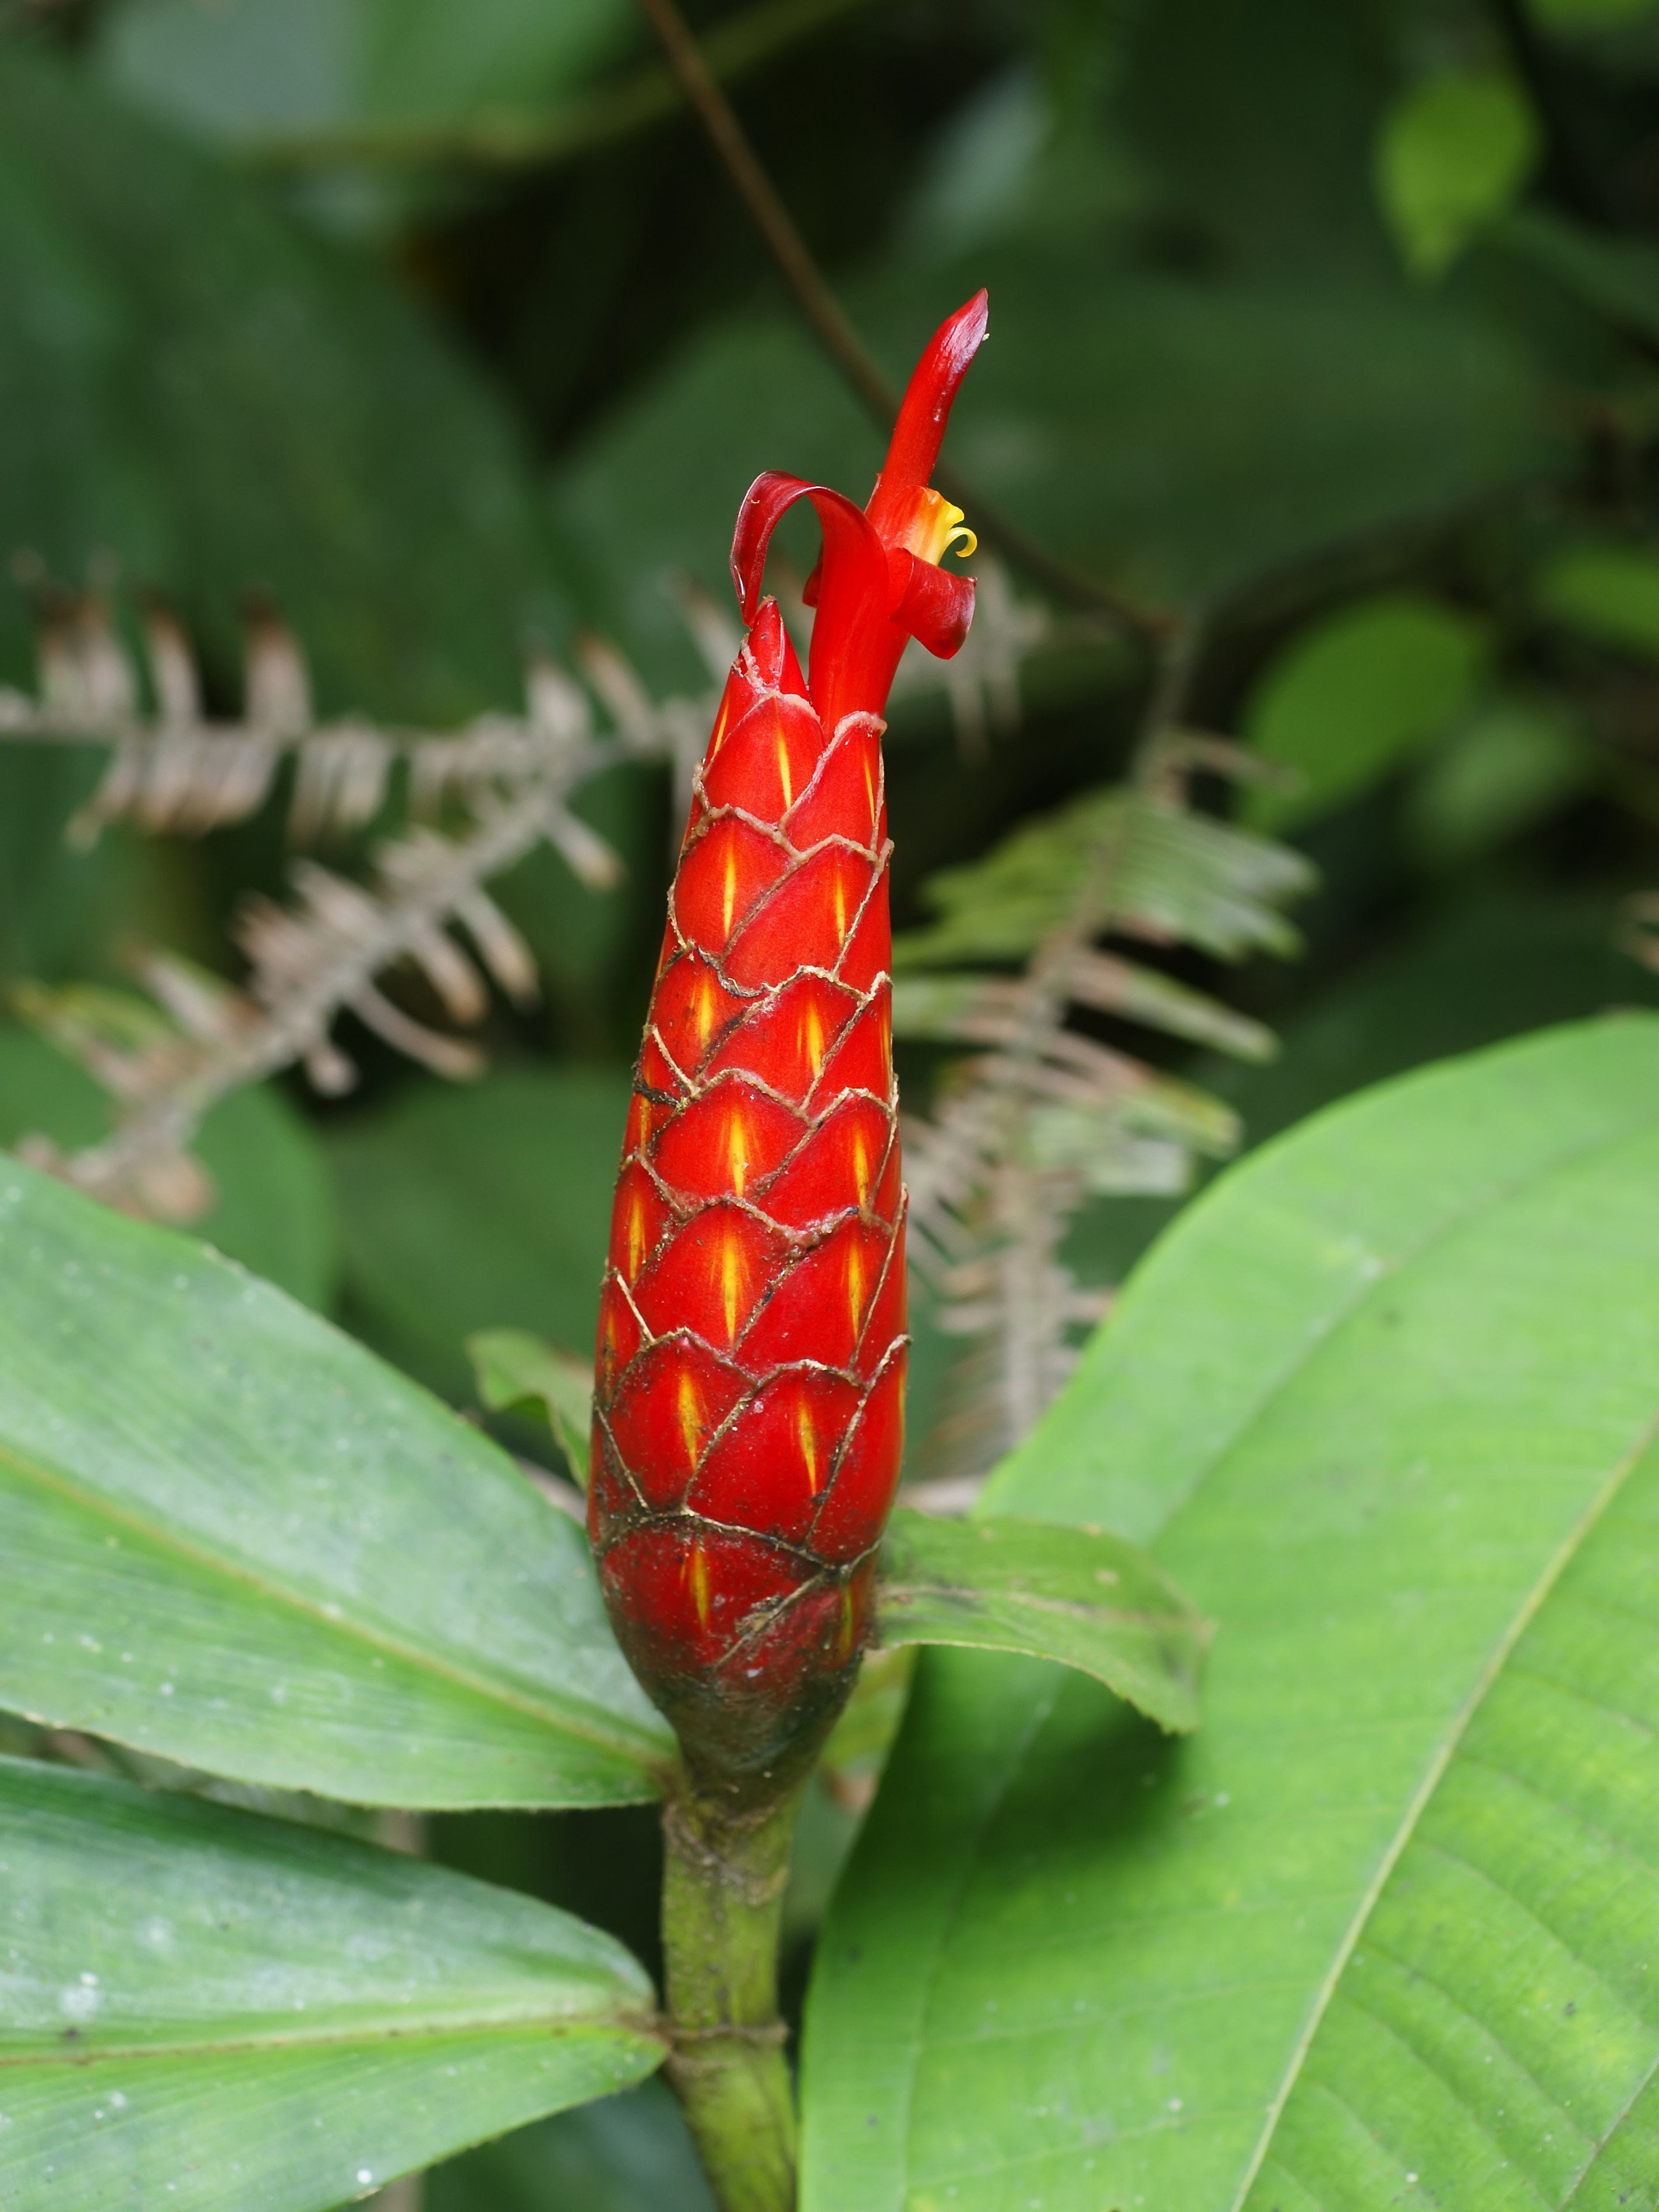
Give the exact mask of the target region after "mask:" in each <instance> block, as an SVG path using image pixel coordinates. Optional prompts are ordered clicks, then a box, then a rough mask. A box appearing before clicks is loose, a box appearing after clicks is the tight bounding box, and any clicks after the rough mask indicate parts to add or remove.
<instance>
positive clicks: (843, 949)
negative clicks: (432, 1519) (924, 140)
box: [588, 292, 986, 1787]
mask: <svg viewBox="0 0 1659 2212" xmlns="http://www.w3.org/2000/svg"><path fill="white" fill-rule="evenodd" d="M985 325H986V301H985V295H984V294H983V293H982V292H981V293H980V294H979V295H977V296H976V297H975V298H974V299H973V300H970V301H969V302H968V304H967V306H966V307H963V308H962V309H960V310H959V311H958V313H956V314H955V315H953V316H951V319H950V320H949V321H948V322H946V323H945V325H943V326H942V327H941V328H940V330H939V331H938V332H937V334H936V335H935V337H934V338H933V343H931V345H930V346H929V347H928V349H927V352H926V353H925V354H924V356H922V359H921V362H920V364H919V366H918V367H917V369H916V372H915V375H914V376H913V377H912V379H911V380H910V385H909V388H908V391H907V392H906V394H905V398H904V404H903V407H902V410H901V411H900V415H899V419H898V423H897V426H896V428H895V430H894V434H893V440H892V443H891V446H890V448H889V450H888V455H887V461H886V465H885V466H884V469H883V471H882V473H881V476H880V478H879V479H878V483H877V485H876V489H875V491H874V493H873V494H872V497H871V500H870V503H869V506H868V507H866V508H860V507H855V506H854V504H853V502H852V501H850V500H849V499H847V498H845V497H844V496H843V495H842V494H841V493H840V492H836V491H831V490H829V489H826V488H825V487H824V486H823V485H822V484H807V483H801V482H800V481H799V479H798V478H796V477H785V476H779V475H776V474H773V473H769V474H767V475H765V476H763V477H757V480H756V482H755V483H754V484H753V485H752V486H751V488H750V492H749V494H748V496H747V497H746V498H745V500H744V503H743V506H742V508H741V510H740V511H739V513H738V525H737V532H736V536H735V538H734V540H733V544H732V575H733V578H734V580H735V581H736V584H737V589H738V599H739V600H740V602H741V604H742V608H743V614H744V621H745V623H748V624H749V625H750V628H749V635H748V636H747V638H746V640H745V641H744V647H743V649H742V651H741V652H740V653H739V654H738V659H737V661H736V663H735V664H734V665H733V667H732V672H731V675H730V677H729V678H728V679H727V681H726V692H725V696H724V697H723V698H722V700H721V702H720V712H719V714H718V715H717V717H716V719H715V722H714V732H713V734H712V736H711V737H710V738H709V740H708V751H707V752H706V753H705V755H704V757H703V760H702V765H701V767H700V768H699V769H698V771H697V775H696V783H695V787H694V793H693V798H692V803H691V813H690V821H689V822H688V823H687V825H686V831H685V839H684V845H683V846H682V848H681V852H680V859H679V865H678V871H677V872H676V875H675V878H674V884H673V888H672V890H671V892H670V893H669V901H668V928H667V933H666V934H665V938H664V940H663V950H662V959H661V962H660V964H659V969H658V972H657V981H656V987H655V990H654V992H653V997H652V1001H651V1012H650V1016H649V1018H648V1021H647V1026H646V1032H645V1041H644V1044H643V1046H642V1048H641V1053H640V1058H639V1063H638V1066H637V1069H636V1072H635V1079H634V1099H633V1104H632V1108H631V1109H630V1112H629V1122H628V1132H627V1136H626V1139H625V1140H624V1144H623V1165H622V1173H621V1176H620V1178H619V1180H618V1182H617V1196H616V1206H615V1212H614V1215H613V1219H612V1227H611V1252H610V1260H609V1264H608V1267H607V1268H606V1273H605V1289H604V1295H603V1303H602V1305H601V1309H600V1317H599V1358H598V1373H597V1385H596V1395H595V1415H594V1430H593V1458H592V1488H591V1492H590V1497H589V1509H588V1523H589V1528H590V1532H591V1534H592V1539H593V1546H594V1550H595V1553H596V1554H597V1556H598V1559H599V1571H600V1577H601V1580H602V1583H603V1586H604V1589H605V1601H606V1603H607V1604H608V1606H609V1607H610V1610H611V1620H612V1622H613V1624H614V1626H615V1627H616V1630H617V1635H618V1637H619V1638H620V1639H621V1642H622V1644H623V1650H625V1651H626V1652H627V1654H628V1656H629V1660H630V1662H632V1664H633V1666H634V1668H635V1672H636V1673H637V1674H638V1675H639V1677H640V1679H641V1681H642V1682H643V1683H644V1684H645V1686H646V1687H647V1690H648V1691H649V1692H650V1693H651V1695H652V1696H653V1698H654V1699H656V1701H657V1703H658V1704H659V1705H660V1706H661V1707H662V1708H663V1710H664V1711H665V1713H666V1714H667V1715H668V1716H669V1717H670V1719H671V1721H672V1722H673V1723H674V1724H675V1726H676V1728H677V1729H678V1731H679V1735H680V1738H681V1741H682V1743H683V1744H684V1747H685V1750H686V1753H687V1755H688V1757H689V1759H690V1761H691V1763H692V1765H693V1766H694V1768H696V1769H697V1770H698V1771H700V1772H701V1773H702V1775H703V1776H704V1777H705V1778H708V1779H711V1780H712V1779H719V1780H722V1781H725V1782H726V1783H728V1784H733V1785H735V1786H738V1787H741V1786H742V1784H743V1778H745V1777H748V1778H752V1779H753V1781H754V1782H755V1784H757V1786H759V1785H761V1784H763V1779H764V1778H766V1777H768V1776H772V1777H775V1776H776V1775H777V1774H778V1772H779V1771H781V1769H782V1768H785V1767H787V1766H788V1765H791V1764H792V1763H793V1760H795V1759H802V1758H805V1757H806V1756H808V1755H810V1753H811V1750H812V1749H813V1748H814V1747H815V1746H816V1744H817V1741H818V1739H819V1737H820V1736H821V1735H822V1733H823V1730H824V1729H826V1728H827V1727H828V1725H829V1722H830V1720H831V1719H832V1718H833V1717H834V1715H835V1713H836V1711H837V1710H838V1709H839V1706H840V1705H841V1702H842V1699H843V1698H844V1697H845V1695H846V1692H847V1690H848V1686H850V1682H851V1680H852V1674H853V1670H854V1667H855V1665H856V1662H857V1658H858V1654H859V1651H860V1648H861V1646H862V1644H863V1642H864V1640H865V1636H866V1626H867V1614H868V1607H869V1599H870V1590H871V1585H872V1578H873V1574H874V1566H875V1553H876V1547H877V1545H878V1542H879V1541H880V1537H881V1532H882V1528H883V1524H884V1522H885V1520H886V1518H887V1514H888V1511H889V1509H890V1506H891V1504H892V1498H893V1492H894V1488H895V1486H896V1483H897V1480H898V1470H899V1461H900V1457H901V1454H902V1443H903V1396H904V1364H905V1349H906V1344H907V1341H908V1340H907V1339H906V1336H905V1334H904V1326H905V1310H904V1241H903V1240H904V1191H903V1186H902V1182H901V1180H900V1172H899V1146H898V1119H897V1103H898V1102H897V1093H896V1089H895V1085H894V1081H893V1066H892V1024H891V985H890V978H889V974H888V969H889V965H890V957H891V938H890V928H889V923H888V914H887V859H888V854H889V851H890V846H889V843H888V839H887V818H886V806H885V803H884V796H883V786H882V763H881V733H882V722H881V720H880V717H881V714H882V710H883V708H884V706H885V704H886V700H887V693H888V689H889V686H890V684H891V682H892V679H893V674H894V671H895V670H896V668H897V665H898V661H899V656H900V654H901V653H902V652H903V650H904V647H905V644H906V642H907V641H908V639H909V638H911V637H916V638H919V639H920V640H921V642H922V644H923V645H925V646H926V647H927V649H928V650H929V651H930V652H933V653H938V654H940V655H949V654H951V653H954V652H956V651H957V648H958V647H959V646H960V645H961V644H962V641H963V638H964V637H965V636H966V635H967V633H968V624H969V619H970V617H971V616H972V613H973V605H974V586H973V584H972V582H971V581H970V580H969V579H968V578H966V577H963V576H959V575H957V574H952V573H950V572H948V571H946V570H945V569H942V568H940V567H939V561H940V558H941V556H943V555H944V554H945V552H946V550H948V549H949V548H950V547H951V544H952V543H953V541H954V540H956V539H957V538H966V539H967V540H968V545H967V550H969V551H971V550H972V538H971V533H969V532H966V531H965V530H964V529H963V526H962V516H961V513H960V512H959V510H958V509H957V508H956V507H951V505H950V504H949V503H948V502H947V501H945V499H944V497H943V496H942V495H940V494H939V493H938V492H936V491H933V490H930V489H928V485H927V478H928V477H929V476H930V475H931V473H932V471H933V464H934V462H935V460H936V459H937V458H938V453H939V442H940V440H941V439H942V438H943V436H944V434H945V420H946V417H947V416H948V415H949V412H950V408H951V401H952V399H953V398H955V395H956V392H957V386H958V385H959V384H960V382H961V380H962V377H963V373H964V372H965V370H966V369H967V367H968V364H969V362H970V361H971V359H972V358H973V356H974V353H975V349H977V347H978V345H979V343H980V342H981V339H982V338H983V337H984V335H985ZM799 499H808V500H810V501H811V503H812V506H813V507H814V508H815V510H816V512H817V517H818V520H819V522H820V524H821V526H822V528H823V557H822V559H821V560H820V562H819V563H818V566H817V569H816V570H815V572H814V574H813V576H812V579H811V582H810V584H809V586H808V593H807V596H808V598H809V599H810V600H812V601H814V602H815V604H816V606H817V619H816V622H815V624H814V628H813V633H812V647H811V677H810V680H809V679H805V678H803V677H802V674H801V671H800V667H799V663H798V661H797V660H796V658H795V654H794V650H793V647H792V646H791V644H790V642H789V639H788V637H787V634H786V633H785V630H784V628H783V624H782V622H781V619H780V617H779V614H778V609H777V604H776V602H775V600H772V599H764V600H763V599H761V597H760V586H761V577H762V571H763V566H764V563H765V558H766V548H767V544H768V541H769V538H770V537H771V534H772V531H773V528H774V526H775V524H776V522H777V520H778V518H779V517H780V515H781V514H782V513H784V511H785V510H786V508H787V507H790V506H792V505H793V503H794V502H795V501H797V500H799Z"/></svg>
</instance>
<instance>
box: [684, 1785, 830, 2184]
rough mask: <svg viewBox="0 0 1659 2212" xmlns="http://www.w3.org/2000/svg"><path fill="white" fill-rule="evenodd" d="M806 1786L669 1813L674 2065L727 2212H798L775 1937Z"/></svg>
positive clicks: (697, 1801) (700, 1800)
mask: <svg viewBox="0 0 1659 2212" xmlns="http://www.w3.org/2000/svg"><path fill="white" fill-rule="evenodd" d="M799 1805H800V1790H799V1788H794V1789H792V1790H790V1791H789V1793H788V1795H787V1797H786V1798H785V1799H783V1801H782V1802H773V1803H771V1804H770V1805H766V1806H763V1807H760V1808H754V1809H745V1810H743V1811H734V1810H733V1809H732V1808H730V1807H729V1806H726V1805H722V1804H719V1803H716V1802H712V1801H711V1800H710V1799H709V1798H708V1797H706V1796H699V1795H696V1794H695V1793H693V1792H691V1791H690V1790H688V1791H687V1793H686V1794H685V1795H684V1796H678V1797H673V1798H671V1799H670V1800H669V1802H668V1805H667V1807H666V1808H665V1812H664V1814H663V1837H664V1841H665V1845H666V1855H665V1869H664V1875H663V1900H662V1928H663V1948H664V1952H665V1959H666V1965H667V1982H668V2015H669V2026H670V2030H671V2036H672V2039H673V2045H674V2052H673V2056H672V2057H671V2059H670V2060H669V2062H668V2075H669V2079H670V2080H671V2082H672V2083H673V2085H674V2089H675V2092H676V2093H677V2094H678V2098H679V2100H680V2103H681V2104H682V2106H684V2110H685V2117H686V2119H687V2122H688V2123H689V2124H690V2130H691V2136H692V2140H693V2142H695V2143H696V2147H697V2154H698V2156H699V2157H700V2158H701V2159H702V2164H703V2170H704V2172H706V2173H707V2174H708V2179H709V2182H710V2185H712V2187H713V2189H714V2196H715V2199H716V2201H717V2203H719V2204H720V2212H793V2208H794V2203H795V2100H794V2092H793V2087H792V2086H791V2083H790V2079H789V2068H788V2063H787V2060H786V2059H785V2057H784V2050H783V2045H784V2039H785V2034H786V2030H785V2028H784V2024H783V2022H782V2021H781V2020H780V2019H779V2017H778V1934H779V1929H780V1927H781V1923H782V1917H783V1891H784V1884H785V1882H786V1881H787V1878H788V1873H789V1843H790V1838H791V1837H792V1836H793V1832H794V1826H795V1814H796V1813H797V1811H798V1810H799Z"/></svg>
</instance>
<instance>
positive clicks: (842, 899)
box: [836, 868, 847, 937]
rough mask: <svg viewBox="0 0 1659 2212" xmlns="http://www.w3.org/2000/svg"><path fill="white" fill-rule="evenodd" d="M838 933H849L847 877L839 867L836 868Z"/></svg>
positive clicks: (839, 935)
mask: <svg viewBox="0 0 1659 2212" xmlns="http://www.w3.org/2000/svg"><path fill="white" fill-rule="evenodd" d="M846 934H847V878H845V876H843V875H842V872H841V870H840V869H839V868H837V869H836V936H837V937H845V936H846Z"/></svg>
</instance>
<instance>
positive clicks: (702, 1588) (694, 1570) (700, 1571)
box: [685, 1544, 709, 1628]
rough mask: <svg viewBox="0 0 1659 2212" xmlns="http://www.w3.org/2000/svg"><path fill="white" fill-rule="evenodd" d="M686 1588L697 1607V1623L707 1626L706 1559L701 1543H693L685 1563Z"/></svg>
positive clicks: (707, 1591)
mask: <svg viewBox="0 0 1659 2212" xmlns="http://www.w3.org/2000/svg"><path fill="white" fill-rule="evenodd" d="M685 1583H686V1588H687V1589H689V1590H690V1593H691V1602H692V1604H693V1605H695V1606H696V1608H697V1625H698V1626H699V1627H700V1628H707V1627H708V1598H709V1589H708V1559H707V1558H706V1557H705V1556H704V1553H703V1548H702V1545H701V1544H693V1546H692V1547H691V1552H690V1557H689V1558H688V1559H687V1560H686V1563H685Z"/></svg>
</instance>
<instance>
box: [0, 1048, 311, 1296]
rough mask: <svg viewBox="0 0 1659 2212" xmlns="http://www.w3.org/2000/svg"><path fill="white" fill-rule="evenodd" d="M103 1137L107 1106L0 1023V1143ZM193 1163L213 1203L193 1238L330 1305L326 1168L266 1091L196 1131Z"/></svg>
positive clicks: (81, 1141)
mask: <svg viewBox="0 0 1659 2212" xmlns="http://www.w3.org/2000/svg"><path fill="white" fill-rule="evenodd" d="M109 1132H110V1106H109V1101H108V1100H107V1098H106V1097H105V1096H104V1094H103V1092H102V1091H100V1089H99V1087H98V1085H96V1084H95V1083H94V1081H93V1079H92V1078H91V1077H90V1076H89V1075H88V1074H87V1073H86V1072H85V1071H84V1070H83V1069H82V1068H80V1067H77V1066H76V1064H75V1062H74V1061H73V1060H67V1059H65V1058H64V1054H62V1053H60V1052H58V1051H57V1050H56V1049H54V1048H53V1047H52V1046H51V1045H50V1044H48V1043H47V1042H46V1040H45V1038H43V1037H40V1036H34V1035H33V1034H32V1033H31V1032H30V1031H29V1030H20V1029H14V1028H10V1027H6V1026H0V1145H6V1146H12V1145H15V1143H16V1142H17V1140H18V1139H19V1138H20V1137H23V1136H27V1135H29V1134H31V1133H40V1134H42V1135H45V1136H47V1137H50V1138H52V1139H53V1141H54V1142H55V1143H57V1144H58V1145H59V1146H62V1147H63V1149H64V1151H66V1152H75V1151H77V1150H79V1149H80V1148H81V1147H82V1146H88V1145H95V1144H98V1143H99V1142H100V1140H101V1139H104V1138H106V1137H107V1136H108V1134H109ZM193 1149H194V1151H195V1153H196V1157H197V1158H198V1159H199V1160H200V1161H201V1163H202V1164H203V1166H204V1167H205V1168H206V1170H207V1171H208V1173H209V1175H210V1176H211V1178H212V1182H213V1188H214V1194H215V1195H214V1202H213V1205H212V1206H211V1208H210V1210H209V1212H207V1213H205V1214H204V1215H203V1217H202V1218H201V1219H200V1220H199V1221H197V1222H193V1223H192V1224H191V1227H192V1229H193V1230H194V1231H195V1232H196V1233H197V1235H198V1236H200V1237H205V1238H206V1239H207V1241H208V1242H209V1243H210V1244H214V1245H216V1246H217V1248H218V1249H219V1250H220V1251H222V1252H223V1253H226V1254H227V1255H228V1256H229V1257H230V1258H231V1259H233V1260H240V1261H241V1263H242V1265H243V1266H244V1267H249V1268H252V1271H253V1273H255V1274H256V1275H263V1276H264V1277H265V1279H266V1280H267V1281H269V1282H273V1283H275V1284H276V1286H277V1287H278V1289H279V1290H284V1291H288V1292H289V1296H290V1297H296V1298H299V1299H300V1300H301V1302H302V1303H303V1304H306V1305H308V1306H315V1307H318V1308H319V1310H323V1311H326V1310H327V1309H328V1308H329V1307H330V1306H331V1304H333V1299H334V1287H335V1280H336V1278H337V1274H338V1272H339V1230H338V1225H337V1222H336V1220H335V1214H334V1192H333V1188H332V1187H331V1183H330V1181H329V1175H328V1167H327V1164H326V1162H325V1159H324V1158H323V1156H322V1151H321V1148H320V1146H319V1145H318V1142H317V1139H316V1138H315V1137H314V1136H313V1133H312V1131H311V1127H310V1126H309V1124H308V1123H307V1121H305V1120H304V1119H303V1118H302V1117H301V1115H300V1114H299V1113H298V1112H297V1111H296V1110H295V1108H294V1107H293V1106H292V1105H290V1104H289V1101H288V1099H287V1098H286V1097H284V1096H283V1093H282V1091H279V1090H277V1089H276V1086H275V1085H259V1086H258V1087H257V1088H255V1089H253V1090H250V1091H233V1092H232V1093H231V1095H230V1096H229V1097H228V1098H227V1099H225V1100H224V1102H223V1103H222V1104H221V1105H219V1106H216V1108H215V1109H214V1110H213V1112H212V1113H211V1114H210V1115H208V1117H207V1120H206V1121H204V1124H203V1126H202V1131H201V1134H200V1136H199V1138H198V1139H197V1143H196V1145H195V1146H194V1148H193Z"/></svg>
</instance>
